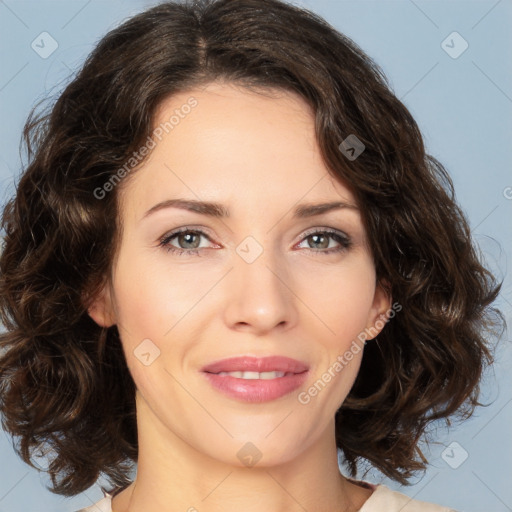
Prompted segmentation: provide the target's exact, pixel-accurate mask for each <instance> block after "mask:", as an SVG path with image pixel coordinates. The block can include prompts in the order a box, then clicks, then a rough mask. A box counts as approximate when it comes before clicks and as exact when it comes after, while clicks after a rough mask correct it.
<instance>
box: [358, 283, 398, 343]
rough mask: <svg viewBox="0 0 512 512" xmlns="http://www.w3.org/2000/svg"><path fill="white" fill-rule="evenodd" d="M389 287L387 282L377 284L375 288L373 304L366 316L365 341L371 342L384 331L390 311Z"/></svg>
mask: <svg viewBox="0 0 512 512" xmlns="http://www.w3.org/2000/svg"><path fill="white" fill-rule="evenodd" d="M392 300H393V299H392V297H391V286H390V284H389V283H388V282H387V281H384V282H382V283H381V282H378V283H377V286H376V287H375V294H374V296H373V304H372V307H371V309H370V312H369V314H368V322H367V324H366V331H365V332H367V333H369V336H368V337H367V338H366V340H373V339H374V338H376V337H377V335H378V334H379V333H380V332H381V331H382V329H384V326H385V325H386V322H387V321H388V318H389V311H390V310H391V303H392Z"/></svg>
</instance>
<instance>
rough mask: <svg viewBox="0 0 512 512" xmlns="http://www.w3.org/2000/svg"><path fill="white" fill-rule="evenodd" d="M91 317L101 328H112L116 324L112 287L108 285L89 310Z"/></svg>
mask: <svg viewBox="0 0 512 512" xmlns="http://www.w3.org/2000/svg"><path fill="white" fill-rule="evenodd" d="M87 313H88V314H89V316H90V317H91V318H92V319H93V320H94V321H95V322H96V323H97V324H98V325H99V326H101V327H110V326H112V325H114V324H115V323H116V316H115V314H114V304H113V301H112V294H111V291H110V286H109V284H108V283H106V284H105V285H104V286H103V288H102V289H101V291H100V292H99V293H98V295H97V296H96V297H95V298H94V300H93V301H92V302H91V304H90V306H89V307H88V308H87Z"/></svg>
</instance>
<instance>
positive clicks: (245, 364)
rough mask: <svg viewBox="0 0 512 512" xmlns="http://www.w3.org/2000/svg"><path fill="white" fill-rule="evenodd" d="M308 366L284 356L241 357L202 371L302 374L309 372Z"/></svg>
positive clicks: (224, 361) (224, 360) (220, 361)
mask: <svg viewBox="0 0 512 512" xmlns="http://www.w3.org/2000/svg"><path fill="white" fill-rule="evenodd" d="M308 369H309V367H308V365H307V364H305V363H302V362H301V361H297V360H296V359H292V358H290V357H284V356H268V357H253V356H239V357H230V358H229V359H221V360H219V361H215V362H213V363H210V364H208V365H206V366H204V367H203V368H202V369H201V371H203V372H208V373H219V372H236V371H242V372H258V373H261V372H272V371H277V372H285V373H302V372H305V371H306V370H308Z"/></svg>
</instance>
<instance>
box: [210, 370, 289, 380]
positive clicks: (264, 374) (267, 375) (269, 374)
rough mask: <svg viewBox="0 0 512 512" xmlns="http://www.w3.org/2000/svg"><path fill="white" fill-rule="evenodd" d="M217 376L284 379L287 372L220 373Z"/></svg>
mask: <svg viewBox="0 0 512 512" xmlns="http://www.w3.org/2000/svg"><path fill="white" fill-rule="evenodd" d="M217 375H229V376H230V377H236V378H237V379H249V380H254V379H262V380H269V379H277V378H278V377H284V376H285V375H286V374H285V372H261V373H258V372H220V373H218V374H217Z"/></svg>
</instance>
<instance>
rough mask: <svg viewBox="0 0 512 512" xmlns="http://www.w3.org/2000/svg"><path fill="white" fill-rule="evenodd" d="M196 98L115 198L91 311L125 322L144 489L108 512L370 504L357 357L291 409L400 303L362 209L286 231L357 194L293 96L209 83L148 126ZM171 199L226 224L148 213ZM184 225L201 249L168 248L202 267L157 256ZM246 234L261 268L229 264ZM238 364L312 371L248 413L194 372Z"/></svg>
mask: <svg viewBox="0 0 512 512" xmlns="http://www.w3.org/2000/svg"><path fill="white" fill-rule="evenodd" d="M191 96H193V97H194V98H196V99H197V101H198V105H197V107H196V108H195V109H193V110H192V111H191V113H190V114H189V115H187V116H186V117H184V118H183V119H181V120H180V123H179V124H178V125H176V126H175V127H174V129H173V130H172V131H170V132H169V134H168V135H166V136H165V137H163V138H162V140H161V141H160V142H159V143H158V144H157V145H156V147H155V148H154V149H153V151H152V153H151V156H150V158H149V159H147V160H146V161H145V162H144V163H143V164H142V166H141V167H140V169H138V170H137V171H136V172H134V173H133V175H131V176H130V178H129V179H128V180H126V182H125V183H123V188H122V190H120V191H119V192H120V196H119V204H120V212H119V213H120V217H121V220H122V224H123V228H122V236H121V242H120V246H119V250H118V253H117V255H116V259H115V261H114V265H113V268H112V274H111V276H110V282H109V284H108V285H106V286H105V288H104V290H103V292H102V293H101V294H100V295H99V296H98V297H97V299H96V301H95V302H94V303H93V304H92V306H91V308H90V309H89V314H90V315H91V317H92V318H93V319H94V320H95V321H96V322H97V323H98V324H100V325H103V326H109V325H112V324H114V323H115V324H117V325H118V328H119V331H120V334H121V340H122V344H123V349H124V352H125V356H126V359H127V363H128V366H129V368H130V372H131V375H132V377H133V379H134V381H135V384H136V387H137V395H136V405H137V422H138V436H139V459H138V470H137V477H136V480H135V481H134V483H132V485H130V486H129V487H128V488H126V489H125V490H124V491H123V492H121V493H120V494H118V495H116V497H115V498H114V499H113V510H114V512H143V511H147V510H159V511H163V512H164V511H171V510H173V511H176V510H182V511H194V510H198V511H200V512H220V511H223V512H227V511H228V512H231V511H239V510H246V511H269V510H271V511H274V512H280V511H283V512H284V511H287V512H290V511H301V512H303V511H304V510H307V511H308V512H320V511H325V510H332V511H334V510H336V511H354V510H358V509H359V508H360V507H361V506H362V505H363V503H364V502H365V501H366V500H367V499H368V497H369V496H370V494H371V491H369V490H367V489H364V488H362V487H360V486H359V485H355V484H353V483H351V482H349V481H348V480H347V479H346V478H345V477H343V476H341V475H340V473H339V469H338V463H337V452H336V445H335V437H334V434H335V430H334V415H335V412H336V410H337V409H338V408H339V406H340V404H341V403H342V402H343V401H344V399H345V397H346V396H347V394H348V393H349V391H350V388H351V387H352V385H353V383H354V380H355V378H356V376H357V373H358V370H359V366H360V362H361V357H362V351H360V352H359V353H358V354H356V355H354V357H353V359H352V361H350V363H349V364H348V365H347V366H345V367H344V368H343V370H342V371H340V372H339V373H337V374H336V376H335V377H334V378H333V379H332V380H331V381H330V382H329V383H328V384H327V385H326V386H325V388H324V389H322V390H321V391H320V392H319V393H318V394H317V396H315V397H312V398H311V401H310V402H309V403H308V404H301V403H300V402H299V401H298V398H297V396H298V394H299V392H300V391H304V390H307V389H308V388H309V387H311V386H312V385H313V383H314V382H316V381H317V380H318V379H320V377H321V375H322V374H323V373H324V372H325V371H327V369H328V368H329V367H332V364H333V362H334V361H335V360H336V358H337V357H338V356H340V355H342V354H343V353H344V352H345V351H346V350H348V349H349V346H350V344H351V342H352V341H353V340H354V339H355V338H356V337H357V335H358V334H359V333H361V332H362V331H364V329H368V328H370V327H372V326H374V324H375V322H376V321H377V320H379V319H381V315H383V314H384V313H385V312H386V311H387V310H388V309H389V307H390V305H391V297H389V296H388V295H386V293H385V292H384V290H383V289H382V288H381V287H380V286H379V285H377V283H376V275H375V267H374V263H373V260H372V257H371V253H370V250H369V248H368V241H367V236H366V233H365V230H364V227H363V223H362V219H361V215H360V212H359V210H358V209H356V208H343V209H338V210H333V211H330V212H327V213H323V214H321V215H317V216H315V217H310V218H304V219H298V218H295V219H294V218H292V213H293V212H292V210H293V208H294V207H295V206H296V205H298V204H303V203H320V202H331V201H343V202H345V203H347V204H350V205H353V206H354V207H356V206H357V205H356V202H355V199H354V196H353V195H352V193H351V192H350V190H349V188H348V187H347V186H345V185H344V184H343V183H341V182H340V181H339V180H335V179H334V178H333V177H332V176H331V175H330V174H329V173H328V170H327V168H326V166H325V164H324V163H323V161H322V158H321V155H320V150H319V148H318V144H317V142H316V139H315V130H314V117H313V113H312V112H311V110H310V109H309V107H308V105H307V104H306V103H305V102H304V101H303V100H302V99H301V98H300V97H299V96H295V95H294V94H292V93H285V92H282V91H281V92H279V91H270V90H266V92H265V94H257V93H256V92H254V91H249V90H247V89H243V88H241V87H236V86H234V85H232V84H226V83H212V84H209V85H207V86H205V87H203V88H200V89H194V90H190V91H186V92H183V93H180V94H179V95H175V96H173V97H171V98H169V99H167V100H166V101H165V102H164V103H162V105H161V106H160V108H159V110H158V112H157V116H156V119H155V126H158V124H159V123H160V122H165V121H166V120H168V119H169V117H170V116H171V115H172V114H173V112H174V110H175V109H176V108H178V109H179V108H180V106H181V105H183V104H185V103H186V102H187V100H188V99H189V98H190V97H191ZM177 197H180V198H187V199H196V200H202V201H214V202H218V203H222V204H223V205H224V206H225V207H226V208H228V209H229V211H230V216H229V217H226V218H223V219H221V218H215V217H210V216H207V215H203V214H200V213H196V212H190V211H185V210H182V209H178V208H164V209H160V210H159V211H156V212H154V213H153V214H150V215H148V216H146V217H144V214H145V212H147V211H148V210H149V209H150V208H151V207H153V206H154V205H155V204H157V203H159V202H161V201H165V200H168V199H171V198H177ZM180 227H190V228H193V229H195V230H201V231H203V232H205V233H206V236H203V235H201V236H199V235H196V236H195V237H194V236H192V237H189V238H184V237H183V236H181V237H180V236H177V237H174V239H172V241H169V242H168V244H169V245H172V246H174V247H175V248H181V249H183V250H184V251H190V250H191V247H192V246H193V247H197V246H199V249H198V250H199V253H198V254H191V253H190V252H189V253H187V252H184V254H183V255H178V254H175V253H172V252H168V251H167V250H166V248H165V247H162V246H161V245H159V244H160V240H161V239H162V238H163V237H164V236H165V235H167V234H169V233H170V232H171V231H172V230H174V229H176V228H180ZM325 228H331V229H334V230H337V231H339V232H341V233H342V234H343V233H345V234H346V236H348V237H349V238H350V240H351V242H352V243H351V246H350V247H349V248H345V247H343V245H342V244H340V243H339V242H338V241H337V240H336V239H333V238H330V237H329V236H327V235H325V238H324V237H319V238H318V237H317V238H316V239H315V237H312V236H311V234H314V233H318V232H322V229H325ZM306 232H308V233H307V234H305V233H306ZM247 236H252V237H253V238H254V239H255V240H256V241H257V242H258V243H259V244H260V246H261V247H262V249H263V252H262V254H261V255H260V256H259V257H258V258H257V259H256V260H255V261H253V262H252V263H248V262H247V261H246V260H244V259H243V258H242V257H241V256H239V254H238V253H237V252H236V248H237V246H239V244H241V242H242V241H244V239H245V238H246V237H247ZM336 248H339V249H341V251H339V252H333V253H330V254H327V253H325V251H326V250H328V249H336ZM250 250H251V251H253V250H254V249H250ZM145 339H149V340H151V342H150V345H148V346H149V347H158V350H159V351H160V355H159V357H157V358H156V359H154V361H152V362H151V364H149V365H145V364H143V363H142V362H141V361H140V360H139V359H138V357H137V356H136V352H137V347H138V346H139V345H140V343H141V342H142V340H145ZM146 343H148V342H146ZM154 350H155V349H154V348H151V350H150V352H151V351H153V352H151V353H153V354H154ZM238 355H252V356H256V357H262V356H267V355H285V356H289V357H292V358H295V359H298V360H300V361H305V362H307V363H308V364H309V365H310V374H309V376H308V380H307V382H306V384H305V385H303V386H302V387H301V388H300V389H299V390H297V391H294V392H292V393H290V394H289V395H286V396H284V397H281V398H279V399H277V400H273V401H269V402H264V403H258V404H253V403H246V402H242V401H240V400H236V399H233V398H229V397H227V396H225V395H223V394H221V393H220V392H218V391H217V390H215V389H214V388H212V387H211V386H210V384H209V383H208V382H207V380H206V379H205V378H204V376H203V375H202V374H201V373H200V369H201V368H202V367H203V366H204V365H205V364H207V363H210V362H213V361H216V360H219V359H223V358H227V357H232V356H238ZM152 357H153V356H150V358H149V359H151V358H152ZM247 442H251V443H252V444H253V445H254V446H255V447H256V448H257V450H258V451H259V452H260V453H261V459H260V460H259V461H258V463H257V464H256V465H254V466H252V467H248V466H246V465H244V464H243V463H242V462H241V461H240V460H239V458H238V457H237V452H238V451H239V450H240V449H241V448H242V447H243V446H244V445H245V444H246V443H247Z"/></svg>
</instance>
